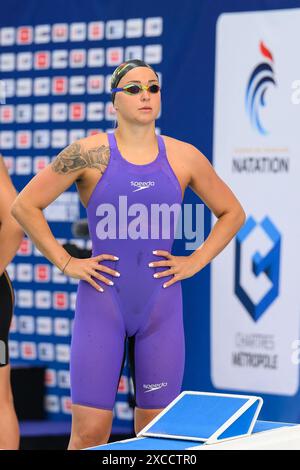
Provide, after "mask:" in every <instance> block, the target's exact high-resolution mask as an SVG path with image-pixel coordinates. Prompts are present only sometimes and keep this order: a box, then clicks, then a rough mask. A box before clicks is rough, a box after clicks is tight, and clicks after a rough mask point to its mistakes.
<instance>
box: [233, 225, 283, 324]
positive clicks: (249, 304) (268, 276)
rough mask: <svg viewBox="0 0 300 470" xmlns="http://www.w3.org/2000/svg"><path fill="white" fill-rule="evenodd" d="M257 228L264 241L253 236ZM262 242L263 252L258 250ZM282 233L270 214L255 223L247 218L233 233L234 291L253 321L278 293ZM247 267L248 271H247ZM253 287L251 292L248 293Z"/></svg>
mask: <svg viewBox="0 0 300 470" xmlns="http://www.w3.org/2000/svg"><path fill="white" fill-rule="evenodd" d="M258 227H259V228H260V229H261V231H262V237H263V238H265V240H263V239H260V240H259V241H258V238H256V235H255V233H254V229H256V228H258ZM255 244H256V246H258V244H259V245H260V247H261V252H262V250H263V245H264V251H265V253H264V255H261V252H259V249H257V250H255V249H254V248H253V246H255ZM280 244H281V235H280V233H279V231H278V230H277V229H276V227H275V225H274V224H273V223H272V221H271V220H270V218H269V217H267V216H266V217H265V218H264V219H263V221H262V222H261V223H260V224H257V223H256V222H255V220H254V218H253V217H249V218H248V220H247V221H246V223H245V224H244V225H243V227H242V228H241V229H240V231H239V232H238V233H237V236H236V245H235V251H236V253H235V294H236V295H237V297H238V298H239V300H240V301H241V302H242V304H243V305H244V307H245V308H246V310H247V311H248V313H249V314H250V315H251V317H252V318H253V320H254V321H258V320H259V318H260V317H261V316H262V315H263V313H265V312H266V310H267V308H268V307H269V306H270V305H271V304H272V302H274V300H275V299H276V297H277V296H278V293H279V268H280ZM247 269H248V270H250V272H248V273H247ZM251 289H252V293H251Z"/></svg>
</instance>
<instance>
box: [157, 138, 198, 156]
mask: <svg viewBox="0 0 300 470" xmlns="http://www.w3.org/2000/svg"><path fill="white" fill-rule="evenodd" d="M160 135H161V137H162V138H163V139H164V142H165V144H166V146H168V147H169V148H170V149H174V150H179V151H185V152H188V151H192V150H193V149H195V147H194V146H193V145H192V144H190V143H189V142H185V141H184V140H179V139H175V137H171V136H169V135H164V134H160Z"/></svg>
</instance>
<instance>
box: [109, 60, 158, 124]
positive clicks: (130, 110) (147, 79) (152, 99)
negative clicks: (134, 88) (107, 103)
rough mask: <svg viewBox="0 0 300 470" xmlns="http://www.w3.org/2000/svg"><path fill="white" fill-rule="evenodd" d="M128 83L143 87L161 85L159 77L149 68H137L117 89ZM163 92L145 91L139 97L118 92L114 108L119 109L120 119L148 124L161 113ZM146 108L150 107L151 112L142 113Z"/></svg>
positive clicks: (127, 75)
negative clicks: (142, 109) (143, 108)
mask: <svg viewBox="0 0 300 470" xmlns="http://www.w3.org/2000/svg"><path fill="white" fill-rule="evenodd" d="M128 83H141V84H143V85H151V84H157V85H159V82H158V79H157V76H156V75H155V73H154V72H153V70H151V69H149V68H148V67H135V68H134V69H131V70H129V72H127V73H126V74H125V75H124V77H122V79H121V80H120V81H119V83H118V85H117V87H123V86H124V85H127V84H128ZM160 103H161V92H160V91H159V92H158V93H151V92H150V91H146V90H143V91H141V92H140V93H138V94H137V95H127V94H126V93H124V92H122V91H121V92H118V93H116V95H115V102H114V107H115V108H116V109H117V116H118V121H119V120H120V119H119V118H121V119H122V118H123V119H126V120H127V121H131V122H132V121H134V122H136V121H139V122H144V123H148V122H151V121H153V120H155V119H157V116H158V115H159V112H160ZM144 106H147V107H148V106H149V107H150V108H151V110H150V111H141V108H142V107H144Z"/></svg>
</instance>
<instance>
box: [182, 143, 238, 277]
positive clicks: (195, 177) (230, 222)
mask: <svg viewBox="0 0 300 470" xmlns="http://www.w3.org/2000/svg"><path fill="white" fill-rule="evenodd" d="M188 146H189V151H188V154H187V155H188V156H187V160H188V162H189V166H190V169H191V179H190V183H189V187H190V188H191V189H192V190H193V191H194V192H195V193H196V194H197V195H198V196H199V197H200V198H201V199H202V201H203V202H204V203H205V204H206V205H207V207H209V209H211V211H212V212H213V213H214V215H215V216H216V217H217V218H218V220H217V222H216V223H215V224H214V226H213V228H212V230H211V231H210V234H209V235H208V237H207V238H206V240H205V241H204V242H203V243H202V244H201V245H200V246H199V247H198V248H197V249H196V250H195V251H194V252H193V253H192V255H191V257H192V258H193V259H194V260H196V264H197V266H198V268H199V269H203V268H204V267H205V266H206V265H207V264H208V263H210V262H211V261H212V260H213V258H215V256H217V255H218V254H219V253H220V252H221V251H222V250H223V249H224V248H225V247H226V245H227V244H228V243H229V242H230V241H231V240H232V238H233V237H234V235H235V234H236V233H237V232H238V230H239V229H240V228H241V227H242V225H243V224H244V222H245V218H246V214H245V212H244V210H243V208H242V206H241V204H240V202H239V201H238V199H237V198H236V196H235V195H234V193H233V192H232V191H231V189H230V188H229V186H227V184H226V183H225V182H224V181H223V180H222V179H221V178H220V176H218V174H217V173H216V171H215V169H214V168H213V166H212V165H211V163H210V162H209V160H208V159H207V158H206V157H205V156H204V155H203V153H201V152H200V151H199V150H198V149H197V148H196V147H194V146H193V145H190V144H188Z"/></svg>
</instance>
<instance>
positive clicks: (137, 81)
mask: <svg viewBox="0 0 300 470" xmlns="http://www.w3.org/2000/svg"><path fill="white" fill-rule="evenodd" d="M149 82H158V80H148V83H149ZM127 83H142V82H141V81H140V80H129V82H127ZM127 83H125V85H127Z"/></svg>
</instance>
